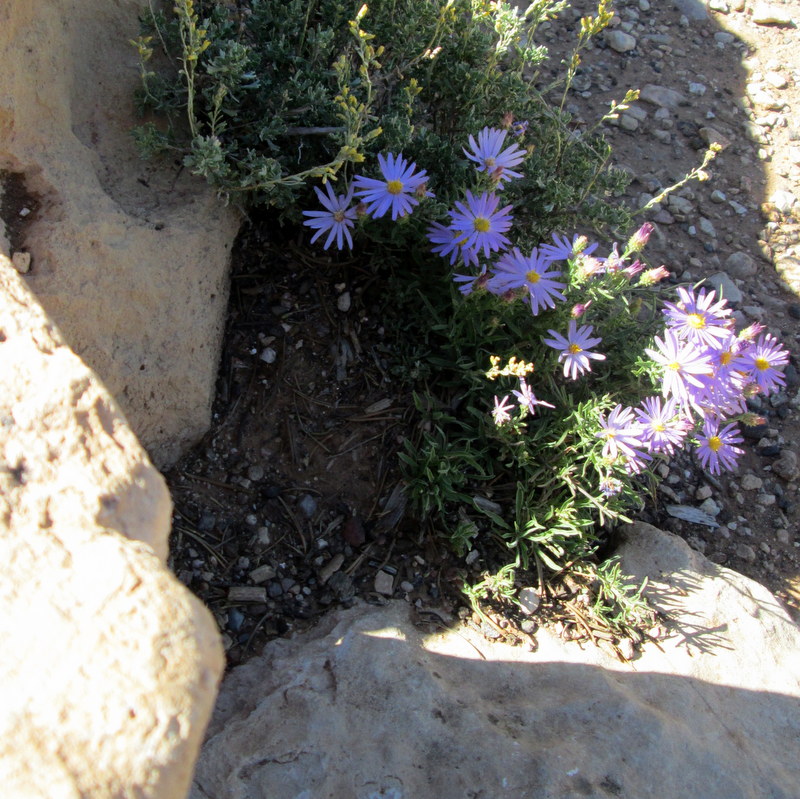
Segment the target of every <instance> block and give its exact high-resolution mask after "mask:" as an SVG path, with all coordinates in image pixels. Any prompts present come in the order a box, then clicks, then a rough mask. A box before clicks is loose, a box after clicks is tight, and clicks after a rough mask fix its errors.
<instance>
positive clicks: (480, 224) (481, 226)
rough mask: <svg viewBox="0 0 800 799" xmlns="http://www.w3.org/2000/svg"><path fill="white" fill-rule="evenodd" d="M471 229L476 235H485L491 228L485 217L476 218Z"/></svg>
mask: <svg viewBox="0 0 800 799" xmlns="http://www.w3.org/2000/svg"><path fill="white" fill-rule="evenodd" d="M472 227H474V228H475V230H477V231H478V233H486V232H487V231H488V230H489V228H490V227H491V223H490V222H489V220H488V219H487V218H486V217H485V216H476V217H475V221H474V222H473V223H472Z"/></svg>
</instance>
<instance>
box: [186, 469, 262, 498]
mask: <svg viewBox="0 0 800 799" xmlns="http://www.w3.org/2000/svg"><path fill="white" fill-rule="evenodd" d="M180 474H181V477H186V478H187V479H188V480H194V481H195V482H197V483H207V484H208V485H212V486H216V487H217V488H224V489H225V490H226V491H241V492H242V493H244V494H252V493H253V492H252V491H250V489H248V488H242V487H241V486H236V485H229V484H228V483H223V482H222V481H221V480H214V479H213V478H211V477H199V476H198V475H195V474H189V473H188V472H181V473H180Z"/></svg>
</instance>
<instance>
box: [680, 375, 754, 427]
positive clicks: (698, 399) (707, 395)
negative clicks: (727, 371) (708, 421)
mask: <svg viewBox="0 0 800 799" xmlns="http://www.w3.org/2000/svg"><path fill="white" fill-rule="evenodd" d="M698 380H699V381H700V386H689V387H688V389H689V395H690V396H691V398H692V404H693V405H694V407H695V409H696V410H697V411H699V413H700V414H701V416H703V418H705V417H707V416H733V415H734V414H737V413H744V412H745V410H746V405H745V401H744V395H743V394H742V391H743V389H744V378H743V377H742V376H741V375H739V374H733V375H731V376H730V377H728V378H725V377H721V376H720V375H717V374H714V375H698Z"/></svg>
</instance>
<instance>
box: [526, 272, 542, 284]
mask: <svg viewBox="0 0 800 799" xmlns="http://www.w3.org/2000/svg"><path fill="white" fill-rule="evenodd" d="M525 279H526V280H527V281H528V283H538V282H539V281H540V280H541V279H542V276H541V275H540V274H539V273H538V272H537V271H536V270H535V269H531V271H530V272H527V273H526V275H525Z"/></svg>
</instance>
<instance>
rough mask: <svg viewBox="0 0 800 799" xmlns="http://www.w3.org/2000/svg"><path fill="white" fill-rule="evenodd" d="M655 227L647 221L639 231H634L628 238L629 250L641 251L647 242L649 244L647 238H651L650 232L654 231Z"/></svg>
mask: <svg viewBox="0 0 800 799" xmlns="http://www.w3.org/2000/svg"><path fill="white" fill-rule="evenodd" d="M654 229H655V228H654V227H653V225H652V224H651V223H650V222H645V223H644V224H643V225H642V226H641V227H640V228H639V229H638V230H637V231H636V233H634V234H633V235H632V236H631V237H630V239H628V247H627V251H628V252H641V251H642V250H643V249H644V247H645V244H647V240H648V239H649V238H650V234H651V233H652V232H653V230H654Z"/></svg>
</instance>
